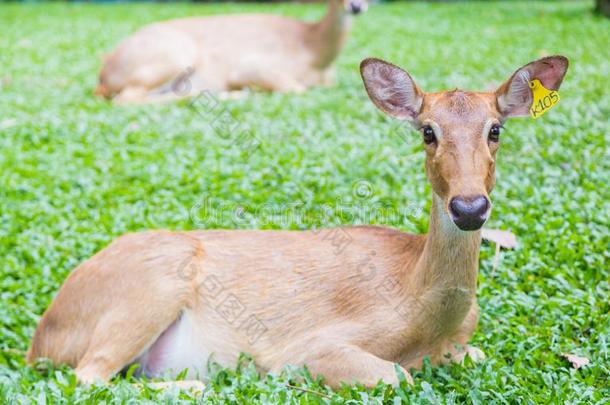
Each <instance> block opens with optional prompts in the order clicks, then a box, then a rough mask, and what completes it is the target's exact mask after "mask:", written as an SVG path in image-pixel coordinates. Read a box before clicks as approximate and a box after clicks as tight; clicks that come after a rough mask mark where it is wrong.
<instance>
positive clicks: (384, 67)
mask: <svg viewBox="0 0 610 405" xmlns="http://www.w3.org/2000/svg"><path fill="white" fill-rule="evenodd" d="M360 74H361V75H362V80H363V81H364V87H365V88H366V92H367V93H368V94H369V97H370V99H371V100H372V101H373V103H374V104H375V105H376V106H377V108H379V109H380V110H381V111H383V112H385V113H386V114H388V115H390V116H392V117H394V118H398V119H401V120H409V121H411V120H414V119H415V118H416V117H417V115H418V114H419V112H420V110H421V106H422V101H423V99H424V97H423V93H422V91H421V90H420V89H419V88H418V87H417V85H416V84H415V82H414V81H413V79H411V76H409V74H408V73H407V72H405V71H404V70H402V69H401V68H399V67H398V66H395V65H392V64H391V63H388V62H384V61H382V60H380V59H374V58H369V59H365V60H363V61H362V63H361V64H360Z"/></svg>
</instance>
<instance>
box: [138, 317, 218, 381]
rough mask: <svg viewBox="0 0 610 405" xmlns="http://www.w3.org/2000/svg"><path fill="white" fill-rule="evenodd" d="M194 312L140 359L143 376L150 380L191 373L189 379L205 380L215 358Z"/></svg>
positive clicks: (164, 335)
mask: <svg viewBox="0 0 610 405" xmlns="http://www.w3.org/2000/svg"><path fill="white" fill-rule="evenodd" d="M193 315H194V314H193V313H192V312H191V311H185V312H184V313H183V314H182V316H181V317H180V318H179V319H177V320H176V321H175V322H174V323H172V324H171V325H170V327H169V328H167V329H166V330H165V331H164V332H163V333H162V334H161V336H159V338H158V339H157V340H156V341H155V343H153V345H152V346H151V347H150V348H149V349H148V350H147V351H146V352H145V353H144V354H143V355H142V356H141V357H140V358H139V359H138V360H136V362H138V363H140V367H141V372H142V373H143V374H145V375H147V376H148V377H158V376H168V377H176V376H177V375H178V374H180V373H181V372H182V371H183V370H186V369H188V374H187V376H188V378H191V379H203V378H204V377H205V376H206V375H207V363H208V360H209V358H210V355H211V354H212V351H211V350H210V349H209V347H206V344H205V339H204V336H205V335H204V333H203V331H202V330H201V323H199V325H200V326H199V327H198V323H197V322H196V321H195V319H193Z"/></svg>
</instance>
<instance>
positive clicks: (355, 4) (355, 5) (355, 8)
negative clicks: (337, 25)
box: [349, 0, 364, 14]
mask: <svg viewBox="0 0 610 405" xmlns="http://www.w3.org/2000/svg"><path fill="white" fill-rule="evenodd" d="M349 7H350V10H351V12H352V14H360V13H361V12H362V9H363V8H364V7H363V5H362V2H360V1H357V0H356V1H351V2H350V3H349Z"/></svg>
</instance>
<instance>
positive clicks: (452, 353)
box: [443, 302, 485, 364]
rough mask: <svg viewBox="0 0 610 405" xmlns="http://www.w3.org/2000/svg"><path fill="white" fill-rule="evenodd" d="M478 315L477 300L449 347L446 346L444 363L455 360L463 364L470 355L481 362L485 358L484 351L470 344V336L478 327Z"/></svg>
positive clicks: (475, 360)
mask: <svg viewBox="0 0 610 405" xmlns="http://www.w3.org/2000/svg"><path fill="white" fill-rule="evenodd" d="M478 317H479V306H478V305H477V303H476V302H475V303H473V304H472V306H471V307H470V311H469V312H468V314H467V315H466V318H464V321H463V322H462V326H461V327H460V329H459V330H458V332H457V333H456V335H455V336H454V337H453V338H452V339H451V341H450V342H449V344H448V347H446V349H445V353H446V355H445V356H443V362H444V363H447V362H450V361H454V362H457V363H462V364H463V363H464V360H465V358H466V356H468V357H470V358H471V359H472V360H473V361H474V362H479V361H481V360H483V359H485V353H483V351H482V350H480V349H479V348H477V347H474V346H470V345H468V340H470V337H471V336H472V334H473V333H474V330H475V329H476V326H477V320H478Z"/></svg>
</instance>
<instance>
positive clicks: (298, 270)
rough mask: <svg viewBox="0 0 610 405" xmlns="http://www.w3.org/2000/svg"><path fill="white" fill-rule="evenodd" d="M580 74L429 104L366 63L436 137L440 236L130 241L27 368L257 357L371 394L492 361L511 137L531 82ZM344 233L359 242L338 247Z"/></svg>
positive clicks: (516, 82)
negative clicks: (482, 295) (501, 202)
mask: <svg viewBox="0 0 610 405" xmlns="http://www.w3.org/2000/svg"><path fill="white" fill-rule="evenodd" d="M566 69H567V59H565V58H563V57H559V56H557V57H548V58H543V59H541V60H538V61H535V62H532V63H530V64H528V65H526V66H524V67H522V68H521V69H520V70H518V71H517V72H516V73H515V74H514V75H513V76H512V77H511V78H510V79H509V80H508V81H507V82H506V83H505V84H504V85H503V86H501V87H500V88H499V89H498V90H497V91H496V92H495V93H476V92H463V91H458V90H454V91H449V92H442V93H426V94H424V93H423V92H421V90H419V88H417V86H416V85H415V83H414V82H413V80H412V79H411V77H410V76H409V75H408V74H407V73H406V72H404V71H403V70H401V69H399V68H398V67H396V66H394V65H391V64H388V63H386V62H383V61H379V60H376V59H368V60H366V61H364V62H363V64H362V66H361V72H362V76H363V78H364V82H365V86H366V89H367V92H368V93H369V96H370V97H371V99H372V100H373V102H374V103H375V104H376V105H377V106H378V107H379V108H380V109H382V110H383V111H385V112H386V113H388V114H390V115H392V116H394V117H397V118H400V119H405V120H410V121H412V122H413V123H414V125H415V126H416V127H418V128H419V129H420V130H421V131H422V135H423V140H424V144H425V150H426V172H427V175H428V179H429V181H430V183H431V185H432V191H433V193H432V208H431V217H430V225H429V233H428V234H427V235H419V236H417V235H409V234H406V233H403V232H399V231H396V230H392V229H389V228H382V227H348V228H336V229H325V230H321V231H318V232H312V231H300V232H293V231H191V232H168V231H154V232H145V233H139V234H130V235H126V236H123V237H121V238H119V239H118V240H116V241H115V242H113V243H112V244H111V245H110V246H108V247H107V248H106V249H104V250H102V251H101V252H99V253H98V254H96V255H95V256H93V257H92V258H91V259H89V260H88V261H86V262H84V263H83V264H81V265H80V266H79V267H78V268H77V269H76V270H75V271H74V272H73V273H72V274H71V275H70V276H69V277H68V279H67V280H66V282H65V283H64V285H63V286H62V288H61V290H60V291H59V294H58V295H57V297H56V298H55V300H54V301H53V303H52V304H51V306H50V307H49V308H48V310H47V311H46V312H45V314H44V316H43V317H42V319H41V321H40V324H39V325H38V328H37V329H36V332H35V334H34V338H33V341H32V345H31V347H30V350H29V352H28V361H30V362H32V361H34V360H35V359H36V358H39V357H48V358H50V359H52V360H53V361H54V362H56V363H67V364H69V365H71V366H74V367H76V374H77V376H78V378H79V379H80V380H81V381H84V382H91V381H95V380H103V381H105V380H108V379H109V378H110V377H111V376H112V375H113V374H115V373H117V372H119V371H120V370H122V369H124V368H125V367H127V366H128V365H130V364H132V363H134V362H137V363H139V364H140V365H141V371H142V372H144V373H146V374H149V375H162V374H166V373H169V374H177V373H179V372H181V371H182V370H183V369H189V371H190V375H191V376H193V377H195V378H197V377H198V378H202V377H205V371H206V368H205V366H206V362H207V361H208V360H209V359H210V358H212V359H214V360H215V361H218V362H220V363H221V364H223V365H226V366H232V365H235V363H236V361H237V358H238V355H239V354H240V353H241V352H246V353H249V354H250V355H252V356H253V358H254V361H255V363H256V364H257V366H258V367H259V368H260V369H261V370H271V371H277V370H279V369H281V368H282V367H284V366H285V365H288V364H293V365H307V366H308V368H309V370H310V371H311V372H312V373H313V374H318V375H323V376H324V377H325V378H326V381H327V382H328V383H329V384H331V385H333V386H337V385H339V384H340V382H342V381H345V382H352V381H358V382H360V383H363V384H365V385H368V386H372V385H375V384H376V383H377V382H378V381H379V380H382V381H384V382H387V383H392V384H396V383H397V382H398V377H397V374H396V372H395V364H398V365H400V367H402V371H403V372H404V373H405V375H406V376H407V378H410V376H409V374H408V372H407V371H406V370H408V369H409V368H411V367H418V366H420V365H421V363H422V361H423V358H424V357H425V356H430V358H431V360H432V362H433V363H439V362H443V361H447V360H450V359H451V360H456V361H461V360H462V359H463V358H464V356H465V355H470V356H472V357H473V358H474V359H475V360H478V359H481V358H482V357H483V355H482V352H481V351H480V350H478V349H476V348H472V347H469V346H468V345H467V343H468V340H469V339H470V336H471V335H472V333H473V332H474V330H475V327H476V322H477V316H478V308H477V304H476V280H477V269H478V257H479V247H480V240H481V232H480V229H481V227H482V225H483V223H484V222H485V220H486V219H487V218H488V216H489V213H490V209H491V203H490V201H489V196H488V193H489V192H490V191H491V189H492V188H493V185H494V182H495V174H494V172H495V170H494V169H495V155H496V151H497V148H498V140H499V138H498V136H497V135H498V134H499V124H500V123H501V122H503V121H504V120H505V119H506V118H508V117H510V116H513V115H523V114H524V113H525V114H527V107H528V106H529V105H530V104H531V93H529V92H530V90H529V87H528V86H527V81H528V80H531V79H532V78H537V79H539V80H541V82H542V83H543V84H544V85H545V87H547V88H551V89H558V88H559V85H560V84H561V80H562V78H563V76H564V74H565V72H566ZM528 97H529V98H528ZM337 232H339V233H340V235H338V236H337ZM342 236H343V237H344V238H345V237H347V239H348V240H349V243H346V244H344V247H343V248H342V249H340V250H337V246H336V243H334V242H336V240H337V237H339V238H341V237H342ZM447 355H449V356H447Z"/></svg>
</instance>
